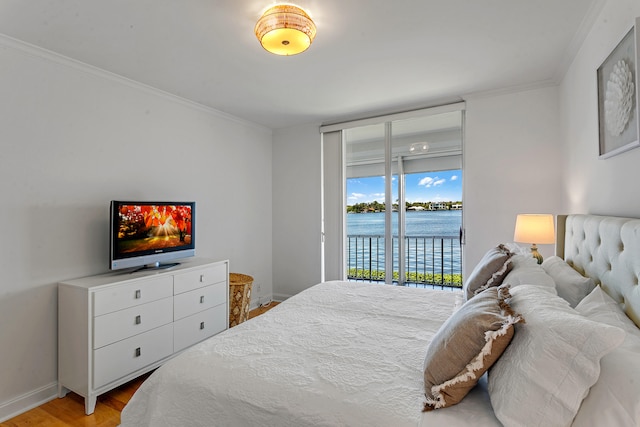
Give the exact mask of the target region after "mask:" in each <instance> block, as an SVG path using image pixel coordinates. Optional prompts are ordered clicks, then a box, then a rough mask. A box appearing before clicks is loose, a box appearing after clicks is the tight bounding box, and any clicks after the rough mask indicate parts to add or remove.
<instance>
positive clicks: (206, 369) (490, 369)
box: [121, 215, 640, 427]
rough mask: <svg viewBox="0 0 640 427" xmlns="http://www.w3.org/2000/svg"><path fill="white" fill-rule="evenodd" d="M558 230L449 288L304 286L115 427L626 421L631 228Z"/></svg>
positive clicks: (639, 237)
mask: <svg viewBox="0 0 640 427" xmlns="http://www.w3.org/2000/svg"><path fill="white" fill-rule="evenodd" d="M557 227H558V235H559V238H558V244H557V245H556V248H557V250H556V252H557V255H558V256H554V257H549V259H547V260H545V262H544V263H543V265H541V266H540V265H537V264H536V263H535V261H533V262H532V260H533V258H532V257H530V255H528V254H525V253H517V248H509V247H508V246H504V245H498V247H496V248H491V250H489V251H488V252H487V254H486V255H485V257H484V258H483V260H482V261H481V262H480V263H479V264H478V266H476V268H475V269H474V270H473V273H472V274H471V275H470V276H469V278H468V279H467V280H466V281H465V288H464V289H463V290H461V291H448V290H424V289H415V288H409V287H397V286H388V285H376V284H364V283H354V282H326V283H321V284H318V285H316V286H314V287H312V288H309V289H307V290H305V291H303V292H301V293H299V294H298V295H295V296H294V297H292V298H290V299H288V300H287V301H286V302H284V303H282V304H279V305H278V306H277V307H275V308H273V309H272V310H270V311H268V312H267V313H265V314H263V315H261V316H260V317H258V318H256V319H252V320H250V321H247V322H245V323H242V324H240V325H238V326H236V327H234V328H231V329H229V330H228V331H226V332H224V333H222V334H219V335H217V336H215V337H213V338H211V339H209V340H206V341H204V342H202V343H200V344H198V345H196V346H195V347H192V348H191V349H189V350H187V351H185V352H184V353H182V354H181V355H179V356H178V357H176V358H174V359H172V360H170V361H169V362H167V363H166V364H165V365H164V366H162V367H161V368H159V369H158V370H157V371H155V372H154V373H153V374H152V375H151V376H150V377H149V378H148V379H147V380H146V381H145V382H144V383H143V384H142V386H141V387H140V388H139V390H138V391H137V392H136V394H135V395H134V396H133V397H132V399H131V400H130V402H129V403H128V404H127V406H126V407H125V408H124V410H123V411H122V417H121V423H122V424H121V425H122V426H123V427H130V426H177V425H180V426H214V425H220V426H253V425H262V426H360V425H362V426H450V427H455V426H467V425H475V426H500V425H509V426H511V425H527V426H531V425H540V426H554V425H559V426H560V425H574V426H601V425H616V426H638V425H640V330H639V329H638V324H640V288H639V287H638V278H639V277H640V220H638V219H628V218H615V217H602V216H593V215H569V216H559V217H558V226H557ZM472 285H473V286H472ZM473 287H475V288H476V289H473ZM474 304H475V305H476V306H479V307H481V308H482V307H485V306H482V305H480V304H489V305H490V306H491V307H492V308H491V310H493V307H494V306H497V308H496V309H495V310H497V312H496V313H494V314H492V316H498V317H497V318H498V319H500V320H499V321H496V320H495V317H491V318H490V320H489V321H488V324H489V326H486V327H485V328H488V329H486V330H484V329H483V330H481V331H480V332H481V335H482V337H481V338H482V339H481V340H480V342H475V341H478V340H477V339H476V335H478V331H475V332H473V334H474V335H473V336H472V337H470V336H467V335H465V334H470V333H471V332H469V330H468V328H467V326H468V324H469V318H470V317H469V316H470V314H469V313H475V312H483V313H484V312H485V311H486V310H484V308H482V309H481V310H478V309H477V308H476V309H474V308H473V307H474ZM487 307H488V306H487ZM505 307H506V308H505ZM472 310H475V312H473V311H472ZM498 312H499V313H498ZM472 323H473V324H474V325H477V324H478V322H475V321H474V322H472ZM460 325H462V326H461V327H460ZM458 327H460V329H457V328H458ZM478 328H479V327H477V328H476V329H478ZM454 331H455V332H454ZM460 331H463V332H460ZM470 342H472V343H474V344H473V345H470V344H469V343H470ZM438 344H439V346H438ZM457 345H460V346H461V347H456V346H457ZM474 345H475V347H474V348H473V349H469V348H468V347H473V346H474ZM465 352H471V356H472V357H470V356H464V357H463V356H462V354H463V353H465ZM476 353H477V354H476ZM465 357H466V359H465ZM454 359H461V361H458V360H455V363H454V361H452V360H454ZM467 359H468V360H467ZM459 363H462V365H461V366H462V368H463V369H461V370H459V367H456V366H455V365H456V364H459ZM449 365H454V366H449ZM435 367H437V369H436V368H435ZM457 370H459V371H460V372H458V373H456V374H455V375H453V376H452V375H449V374H447V375H448V376H447V375H444V374H443V372H445V371H451V372H454V373H455V372H456V371H457ZM442 375H444V376H445V377H444V378H438V377H439V376H442ZM463 386H464V387H463ZM462 388H464V391H461V392H460V390H461V389H462ZM458 392H460V393H459V394H460V396H458V397H455V396H456V393H458ZM454 397H455V398H454ZM450 399H451V401H450Z"/></svg>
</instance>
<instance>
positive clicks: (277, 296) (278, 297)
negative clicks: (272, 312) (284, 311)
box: [273, 294, 293, 302]
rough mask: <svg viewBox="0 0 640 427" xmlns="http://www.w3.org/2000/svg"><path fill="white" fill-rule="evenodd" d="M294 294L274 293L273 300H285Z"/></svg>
mask: <svg viewBox="0 0 640 427" xmlns="http://www.w3.org/2000/svg"><path fill="white" fill-rule="evenodd" d="M292 296H293V295H286V294H273V300H274V301H279V302H282V301H285V300H287V299H289V298H290V297H292Z"/></svg>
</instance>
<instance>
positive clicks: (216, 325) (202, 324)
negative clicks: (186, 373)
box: [173, 304, 229, 352]
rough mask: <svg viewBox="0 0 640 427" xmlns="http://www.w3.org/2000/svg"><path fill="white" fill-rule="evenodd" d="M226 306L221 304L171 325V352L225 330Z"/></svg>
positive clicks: (227, 318)
mask: <svg viewBox="0 0 640 427" xmlns="http://www.w3.org/2000/svg"><path fill="white" fill-rule="evenodd" d="M228 322H229V314H228V313H227V304H221V305H218V306H216V307H213V308H210V309H208V310H205V311H201V312H200V313H196V314H194V315H193V316H189V317H185V318H184V319H180V320H178V321H177V322H175V323H174V324H173V351H175V352H178V351H180V350H183V349H185V348H187V347H189V346H190V345H193V344H195V343H197V342H199V341H202V340H204V339H205V338H209V337H210V336H213V335H215V334H217V333H218V332H222V331H224V330H225V329H227V323H228Z"/></svg>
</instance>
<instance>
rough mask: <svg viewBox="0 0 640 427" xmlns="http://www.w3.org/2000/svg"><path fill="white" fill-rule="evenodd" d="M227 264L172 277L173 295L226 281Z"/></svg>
mask: <svg viewBox="0 0 640 427" xmlns="http://www.w3.org/2000/svg"><path fill="white" fill-rule="evenodd" d="M227 274H228V273H227V264H226V263H223V264H219V265H214V266H211V267H206V268H202V269H198V270H193V271H189V272H186V273H178V274H176V275H175V276H174V289H173V293H174V294H175V295H178V294H181V293H183V292H188V291H191V290H193V289H198V288H202V287H203V286H208V285H213V284H214V283H218V282H222V281H226V280H227Z"/></svg>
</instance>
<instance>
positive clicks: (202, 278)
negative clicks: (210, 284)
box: [200, 274, 204, 282]
mask: <svg viewBox="0 0 640 427" xmlns="http://www.w3.org/2000/svg"><path fill="white" fill-rule="evenodd" d="M200 281H201V282H204V274H201V275H200Z"/></svg>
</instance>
